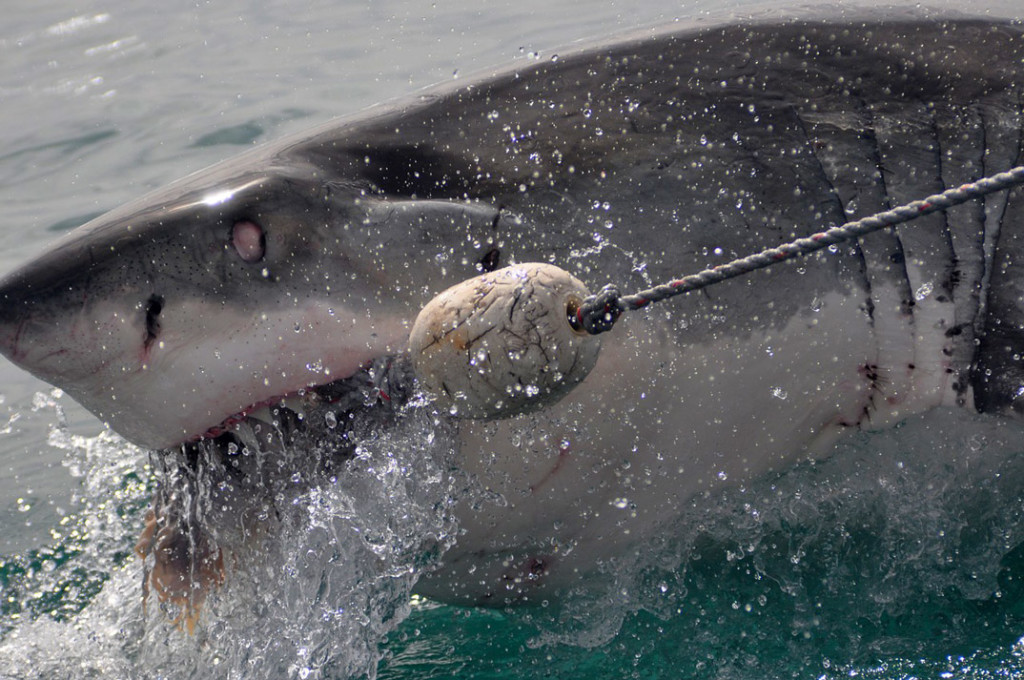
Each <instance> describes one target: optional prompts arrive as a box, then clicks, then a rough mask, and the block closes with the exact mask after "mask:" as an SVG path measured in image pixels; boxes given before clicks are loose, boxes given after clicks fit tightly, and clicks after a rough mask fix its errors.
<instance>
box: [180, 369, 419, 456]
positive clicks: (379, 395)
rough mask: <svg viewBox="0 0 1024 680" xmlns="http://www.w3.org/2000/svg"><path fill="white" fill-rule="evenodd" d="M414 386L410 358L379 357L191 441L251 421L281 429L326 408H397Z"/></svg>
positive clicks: (260, 405) (269, 401) (231, 419)
mask: <svg viewBox="0 0 1024 680" xmlns="http://www.w3.org/2000/svg"><path fill="white" fill-rule="evenodd" d="M412 386H413V373H412V367H411V364H410V362H409V360H408V358H407V357H394V356H386V357H379V358H377V359H374V360H373V361H370V362H369V363H367V364H366V365H365V366H364V367H363V368H362V369H360V370H359V371H356V372H355V373H354V374H353V375H351V376H349V377H347V378H341V379H340V380H335V381H333V382H330V383H327V384H325V385H316V386H312V387H308V388H305V389H302V390H299V391H297V392H293V393H290V394H286V395H281V396H275V397H271V398H269V399H265V400H263V401H260V402H257V403H255V404H252V405H251V406H248V407H247V408H244V409H242V410H241V411H239V412H238V413H235V414H234V415H231V416H229V417H228V418H225V419H224V421H223V422H221V423H220V424H219V425H216V426H214V427H211V428H210V429H208V430H207V431H206V432H203V433H202V434H200V435H197V436H195V437H193V438H192V439H191V440H190V441H192V442H195V441H199V440H202V439H215V438H217V437H219V436H221V435H222V434H224V433H226V432H230V431H231V430H233V429H235V427H236V426H237V425H239V424H240V423H242V422H245V421H246V420H250V419H255V420H259V421H261V422H264V423H268V424H270V425H274V426H277V425H279V424H280V423H281V421H282V419H284V418H285V417H288V418H289V419H297V420H299V421H302V420H304V419H305V418H306V415H307V414H308V413H310V412H312V411H314V410H316V409H318V408H322V407H323V406H325V405H326V406H330V407H331V408H333V409H334V410H337V411H339V412H346V411H352V410H355V409H358V408H367V407H371V406H373V405H375V404H378V403H386V404H390V405H391V406H392V407H397V406H400V405H401V404H404V403H405V402H406V401H407V400H408V398H409V397H410V396H411V395H412V392H413V389H412ZM289 412H290V413H289ZM285 414H287V416H286V415H285Z"/></svg>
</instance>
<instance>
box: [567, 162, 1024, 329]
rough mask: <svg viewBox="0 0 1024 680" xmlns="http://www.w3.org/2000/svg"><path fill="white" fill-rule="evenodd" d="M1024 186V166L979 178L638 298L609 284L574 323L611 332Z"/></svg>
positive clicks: (585, 304) (644, 292)
mask: <svg viewBox="0 0 1024 680" xmlns="http://www.w3.org/2000/svg"><path fill="white" fill-rule="evenodd" d="M1021 184H1024V166H1019V167H1016V168H1013V169H1012V170H1008V171H1006V172H1001V173H999V174H997V175H993V176H991V177H985V178H982V179H979V180H978V181H976V182H970V183H968V184H964V185H962V186H960V187H956V188H953V189H948V190H946V191H944V192H942V193H941V194H936V195H934V196H929V197H928V198H925V199H924V200H921V201H914V202H913V203H908V204H906V205H902V206H899V207H898V208H893V209H892V210H888V211H885V212H881V213H878V214H875V215H871V216H869V217H864V218H862V219H859V220H856V221H853V222H847V223H846V224H843V225H840V226H838V227H832V228H831V229H828V230H826V231H822V232H819V233H817V234H812V235H811V236H808V237H806V238H799V239H797V240H795V241H792V242H790V243H786V244H783V245H781V246H779V247H777V248H768V249H767V250H762V251H761V252H760V253H755V254H753V255H749V256H747V257H742V258H739V259H737V260H733V261H732V262H727V263H725V264H721V265H718V266H717V267H713V268H711V269H705V270H704V271H701V272H698V273H696V274H692V275H690V276H684V277H683V278H681V279H676V280H674V281H669V282H667V283H664V284H662V285H660V286H655V287H653V288H649V289H647V290H642V291H640V292H638V293H635V294H633V295H620V294H619V291H618V289H617V288H616V287H615V286H614V285H611V284H609V285H607V286H605V287H604V288H602V289H601V290H600V291H599V292H598V293H597V294H596V295H591V296H590V297H588V298H587V299H586V300H584V301H583V304H581V305H580V307H579V309H578V310H577V312H576V318H575V319H574V321H575V323H574V326H577V327H580V328H583V329H584V330H586V331H587V332H588V333H590V334H591V335H597V334H598V333H604V332H605V331H608V330H611V328H612V326H614V325H615V322H616V321H617V320H618V319H619V317H620V316H621V315H622V314H623V313H624V312H626V311H629V310H634V309H641V308H643V307H646V306H647V305H649V304H651V303H652V302H659V301H661V300H665V299H667V298H670V297H675V296H676V295H682V294H683V293H688V292H690V291H693V290H699V289H701V288H706V287H707V286H710V285H712V284H714V283H719V282H721V281H725V280H726V279H732V278H735V277H737V276H741V275H743V274H747V273H749V272H752V271H754V270H757V269H764V268H765V267H770V266H771V265H773V264H778V263H779V262H785V261H786V260H789V259H791V258H794V257H801V256H804V255H809V254H810V253H813V252H816V251H818V250H821V249H822V248H828V247H829V246H831V245H835V244H836V243H842V242H844V241H851V240H853V239H855V238H859V237H861V236H864V235H866V234H870V233H872V232H874V231H878V230H880V229H884V228H886V227H891V226H893V225H896V224H902V223H904V222H909V221H911V220H914V219H917V218H918V217H922V216H924V215H928V214H930V213H933V212H938V211H940V210H946V209H948V208H952V207H953V206H956V205H960V204H961V203H966V202H967V201H970V200H974V199H977V198H981V197H982V196H987V195H988V194H992V193H995V192H997V191H1003V190H1006V189H1009V188H1011V187H1014V186H1018V185H1021Z"/></svg>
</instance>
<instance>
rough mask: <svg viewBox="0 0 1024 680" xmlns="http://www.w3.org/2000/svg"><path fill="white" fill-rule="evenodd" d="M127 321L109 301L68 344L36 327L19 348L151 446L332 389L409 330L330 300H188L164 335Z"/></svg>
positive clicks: (44, 372)
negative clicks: (256, 307)
mask: <svg viewBox="0 0 1024 680" xmlns="http://www.w3.org/2000/svg"><path fill="white" fill-rule="evenodd" d="M169 307H170V306H169ZM118 317H119V315H118V314H117V312H116V311H115V310H114V308H112V307H110V308H108V307H104V306H102V305H100V306H98V307H96V308H94V309H93V310H92V316H91V318H84V316H83V317H82V318H79V319H77V320H76V321H75V323H73V324H72V325H71V328H70V329H69V332H68V333H67V334H63V335H58V336H52V335H51V336H49V337H56V338H59V339H60V344H59V346H58V345H55V344H50V345H48V344H47V343H46V342H45V341H44V340H41V339H40V338H39V337H38V336H33V335H32V334H30V333H29V334H26V335H27V337H26V338H25V339H23V340H21V341H19V342H17V349H18V354H17V355H16V356H19V358H20V359H21V360H22V361H23V362H24V365H26V366H30V367H31V369H32V371H33V373H35V374H36V375H38V376H40V377H42V378H44V379H47V378H50V379H51V380H52V379H54V378H53V376H56V375H60V376H61V380H60V383H61V384H62V386H63V388H64V390H65V391H66V392H67V393H68V394H69V395H70V396H71V397H72V398H74V399H75V400H77V401H78V402H79V403H81V404H82V405H83V406H85V407H86V408H88V409H89V410H91V411H92V412H93V413H95V414H96V415H97V416H98V417H100V418H101V419H102V420H103V421H104V422H105V423H106V424H107V425H108V426H109V427H110V428H111V429H113V430H114V431H116V432H118V433H119V434H120V435H121V436H123V437H124V438H125V439H127V440H128V441H130V442H132V443H133V444H137V445H139V446H143V447H145V448H151V449H167V448H172V447H175V446H178V445H180V444H182V443H185V442H188V441H195V440H197V439H201V438H203V437H211V436H217V435H218V434H220V433H222V432H224V431H225V430H226V429H227V428H229V427H230V426H231V425H232V424H233V423H235V422H238V421H239V420H241V419H243V418H245V417H247V416H249V415H252V414H254V413H257V412H259V411H260V410H261V409H266V408H268V407H271V406H273V405H275V404H279V403H281V402H282V401H287V402H289V403H291V404H292V405H296V406H297V405H298V404H299V403H300V402H302V401H309V400H315V399H316V398H317V396H316V395H317V394H319V393H323V394H330V392H331V385H333V384H334V383H336V382H337V381H341V380H344V379H348V378H351V377H352V376H354V375H355V374H357V373H358V372H360V371H361V370H364V369H365V368H366V367H367V366H368V365H370V364H371V363H372V362H373V361H374V360H376V359H378V358H380V357H384V356H389V355H394V354H396V353H397V352H398V351H400V348H402V347H403V345H404V342H405V335H406V332H405V325H406V324H405V322H404V321H403V320H402V319H401V318H400V317H398V316H396V315H387V314H384V315H376V316H375V317H374V318H373V319H372V320H371V319H370V318H368V316H367V315H366V314H365V313H363V314H361V315H360V314H356V313H353V312H352V311H351V310H350V309H348V308H346V307H345V306H343V305H340V304H332V303H331V302H330V300H314V301H309V302H306V303H304V304H302V305H294V306H290V307H284V308H281V307H278V308H276V309H270V310H268V311H263V312H257V313H253V314H246V313H244V312H239V311H234V310H230V309H227V308H223V307H221V308H219V309H216V308H211V306H210V305H206V304H203V303H202V302H189V301H183V302H180V303H179V304H176V305H174V306H173V307H171V308H170V309H169V310H168V313H165V314H164V315H163V318H161V331H160V333H159V335H158V336H157V337H156V338H144V337H142V338H140V336H139V334H138V332H137V329H134V330H135V332H132V331H133V329H131V328H130V324H127V323H122V322H121V321H120V319H119V318H118ZM126 326H128V328H125V327H126ZM30 339H31V341H30ZM147 340H148V342H147ZM90 348H100V351H98V352H97V351H95V349H90ZM318 390H319V392H318Z"/></svg>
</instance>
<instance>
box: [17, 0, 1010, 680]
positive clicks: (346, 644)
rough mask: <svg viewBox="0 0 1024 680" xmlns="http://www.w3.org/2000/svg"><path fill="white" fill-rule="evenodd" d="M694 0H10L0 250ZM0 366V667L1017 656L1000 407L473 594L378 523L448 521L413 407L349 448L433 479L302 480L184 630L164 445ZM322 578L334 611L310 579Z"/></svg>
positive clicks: (857, 441) (902, 671) (610, 670)
mask: <svg viewBox="0 0 1024 680" xmlns="http://www.w3.org/2000/svg"><path fill="white" fill-rule="evenodd" d="M740 4H741V3H736V5H735V6H739V5H740ZM714 5H715V3H710V2H701V3H697V2H688V3H670V2H653V3H645V4H644V5H643V6H642V7H636V6H635V4H634V3H615V2H607V1H606V2H590V1H587V2H583V1H580V2H567V1H565V0H549V1H547V2H528V1H522V2H516V3H500V4H487V5H486V7H484V6H483V5H481V4H480V3H470V2H453V3H434V4H429V3H413V2H376V3H366V4H363V5H360V4H352V3H349V4H346V5H344V6H340V5H337V4H336V3H314V2H307V3H284V2H261V3H256V2H252V3H242V4H236V5H233V6H231V7H226V6H224V5H217V6H211V5H205V4H189V5H184V6H182V8H181V9H179V10H175V9H174V8H170V7H165V6H161V9H160V10H158V11H154V10H153V9H152V8H151V7H148V6H141V5H140V6H138V7H136V6H135V5H132V4H129V3H123V2H122V3H119V4H118V3H114V2H109V1H107V2H92V3H74V4H72V3H67V2H42V3H35V4H33V5H32V6H31V7H25V8H21V9H13V10H12V9H8V10H6V12H7V13H6V14H5V20H4V22H3V25H2V26H0V101H2V102H3V105H2V106H0V121H2V123H3V124H2V125H0V201H2V204H3V205H4V207H5V210H4V214H3V217H2V219H0V268H2V269H4V270H7V269H9V268H11V267H13V266H14V265H15V264H16V263H17V262H20V261H22V260H24V259H26V258H28V257H30V256H31V255H33V254H34V253H37V252H39V251H40V250H42V249H43V248H45V244H46V243H47V242H48V241H49V240H51V239H52V238H54V237H55V236H57V235H58V234H59V233H60V232H63V231H65V230H67V229H70V228H72V227H73V226H75V225H77V224H79V223H81V222H83V221H85V220H87V219H88V218H89V217H91V216H93V215H95V214H98V213H100V212H102V211H103V210H106V209H108V208H112V207H114V206H116V205H117V204H119V203H121V202H123V201H125V200H128V199H129V198H131V197H134V196H137V195H138V194H140V193H142V192H144V191H145V190H147V189H150V188H153V187H156V186H159V185H162V184H164V183H167V182H169V181H171V180H173V179H176V178H177V177H179V176H181V175H183V174H185V173H187V172H189V171H191V170H195V169H198V168H201V167H203V166H205V165H207V164H209V163H211V162H213V161H216V160H219V159H221V158H226V157H229V156H231V155H234V154H236V153H238V152H239V151H241V150H242V149H244V148H246V147H247V146H249V145H250V144H252V143H258V142H261V141H266V140H269V139H274V138H277V137H279V136H282V135H283V134H286V133H288V132H293V131H298V130H301V129H303V128H305V127H307V126H311V125H313V124H316V123H318V122H321V121H323V120H326V119H328V118H330V117H332V116H335V115H338V114H342V113H346V112H349V111H353V110H357V109H359V108H361V107H363V106H366V105H369V104H372V103H374V102H377V101H380V100H383V99H386V98H389V97H392V96H397V95H400V94H403V93H406V92H408V91H409V90H411V89H414V88H416V87H419V86H424V85H427V84H430V83H432V82H437V81H440V80H446V79H450V78H457V77H466V76H467V74H469V73H472V72H475V71H478V70H479V69H481V68H484V67H487V66H489V65H494V64H502V63H506V62H508V61H511V60H515V59H521V60H526V59H535V58H538V55H539V56H540V57H541V58H543V57H546V56H549V55H551V54H553V53H554V52H555V51H556V50H557V48H558V47H559V46H562V45H565V44H566V43H569V42H572V41H573V40H575V39H578V38H584V37H593V36H597V35H602V34H608V33H613V32H616V31H622V30H626V29H629V28H633V27H637V26H642V25H647V24H652V23H659V22H664V21H669V20H671V19H672V18H673V17H675V16H683V17H686V16H694V15H696V14H698V13H699V12H701V11H704V10H706V9H708V8H710V7H712V6H714ZM0 380H2V381H3V383H2V384H3V388H2V390H0V391H2V393H3V395H4V400H3V402H2V403H0V678H8V677H10V678H35V677H55V678H64V677H69V678H92V677H102V678H107V677H110V678H147V677H174V678H185V677H195V678H205V677H279V676H281V675H286V676H287V675H290V676H293V677H316V676H317V675H323V676H326V677H345V676H349V675H351V676H355V677H360V676H364V677H365V676H368V675H369V676H372V675H374V674H376V677H380V678H389V679H397V678H404V679H411V678H448V677H460V678H546V677H554V678H567V677H568V678H575V677H591V678H628V677H637V678H675V677H681V678H764V677H773V678H774V677H787V678H788V677H794V678H839V677H867V678H880V679H881V678H885V679H890V678H940V677H941V678H990V677H1018V676H1021V675H1024V656H1022V655H1024V641H1022V640H1024V548H1022V546H1024V437H1022V435H1024V429H1022V426H1020V425H1019V424H1009V423H1004V422H1000V421H997V420H995V419H987V418H980V417H972V416H968V415H966V414H959V413H939V414H932V415H930V416H928V417H925V418H920V419H915V420H912V421H910V422H908V423H906V424H904V425H903V426H901V427H899V428H896V429H894V430H889V431H885V432H879V433H872V434H864V435H860V436H858V437H855V438H852V439H851V440H849V441H846V442H843V443H842V444H840V445H839V447H838V448H837V450H836V451H834V452H833V453H832V454H831V455H830V456H829V457H827V458H826V459H825V460H823V461H820V462H818V463H814V464H812V463H805V464H803V465H799V466H796V467H795V468H794V469H791V470H785V471H780V472H779V475H778V476H776V477H773V478H769V479H764V480H759V481H758V482H757V483H756V484H754V485H751V486H750V487H733V488H723V489H719V490H717V491H715V492H714V493H710V494H709V495H708V496H706V497H702V498H698V499H695V500H694V502H693V504H692V507H691V508H690V509H689V510H688V512H687V513H686V515H685V516H684V517H683V518H679V519H676V518H666V526H665V530H664V532H663V536H662V540H661V541H659V542H657V543H656V544H652V545H649V546H645V550H644V551H643V552H641V553H639V554H637V555H632V556H625V557H624V558H623V559H622V560H621V561H619V562H617V563H615V564H609V565H606V569H605V573H604V575H603V578H601V579H597V580H595V581H594V582H591V583H583V584H580V587H579V589H578V590H577V591H576V592H573V593H571V594H570V596H569V597H566V598H565V599H564V600H562V601H561V602H551V603H548V604H547V606H541V605H537V606H534V607H531V608H519V609H510V610H493V609H465V608H457V607H451V606H443V605H439V604H436V603H431V602H427V601H424V600H420V599H418V598H412V599H410V598H409V591H410V589H411V587H412V585H413V582H414V581H415V578H416V573H417V572H416V570H417V569H424V568H429V567H430V564H431V560H432V559H433V557H432V556H431V555H429V554H426V553H425V552H424V551H422V550H420V549H419V546H418V545H416V544H415V543H412V544H410V543H403V542H402V540H399V539H401V538H402V537H403V536H406V537H407V536H408V532H413V533H415V532H416V531H420V532H433V534H436V535H439V536H447V537H451V536H452V535H453V532H455V531H456V528H454V527H452V526H450V518H449V517H447V515H446V514H445V513H444V511H443V509H441V510H439V509H438V508H437V507H435V505H436V499H437V498H453V499H456V500H463V501H464V500H465V492H464V491H462V490H460V489H461V487H460V486H459V482H460V480H459V479H458V477H457V475H455V476H452V475H451V473H450V472H448V471H446V470H444V468H443V466H442V467H433V465H434V464H433V463H430V462H428V461H426V460H425V459H426V458H427V457H426V456H422V455H421V454H422V453H423V450H424V448H429V446H428V445H427V444H426V443H424V442H426V441H427V436H428V435H429V434H430V428H429V427H428V426H426V425H423V424H422V423H419V422H416V421H415V419H413V420H411V421H410V422H409V423H408V424H407V427H406V428H405V429H404V430H402V431H400V432H398V433H396V434H394V435H393V436H392V437H391V438H388V439H386V440H383V441H380V442H378V443H377V446H376V447H375V448H374V449H373V451H372V452H371V455H370V457H369V458H368V460H370V461H373V462H374V465H375V469H377V468H378V467H379V468H380V469H382V470H385V471H386V469H387V468H388V466H389V465H399V466H406V467H408V468H409V469H412V470H414V471H417V472H418V473H420V474H419V475H418V479H423V480H431V481H429V482H424V483H423V484H420V485H415V484H412V485H401V486H400V487H395V486H394V485H393V484H394V480H393V479H392V478H389V477H388V476H387V475H386V474H381V475H380V476H375V475H372V474H365V473H366V470H364V469H355V470H353V471H351V474H352V475H353V478H358V479H360V480H362V481H363V482H364V483H363V485H362V486H358V485H354V486H353V487H352V488H350V489H347V490H346V491H345V493H344V494H342V495H337V496H331V495H327V496H319V497H313V496H304V497H302V500H303V502H304V505H303V506H302V507H303V510H304V511H303V513H296V514H295V515H294V516H291V517H289V518H288V521H289V522H292V523H293V524H292V527H293V528H294V529H295V530H296V531H295V533H294V536H292V537H291V538H290V539H289V540H285V541H282V543H281V544H280V545H278V546H275V548H274V551H275V552H273V554H269V555H268V559H267V567H266V571H265V572H260V574H259V575H260V576H261V578H260V579H258V580H254V581H253V582H252V583H248V584H247V583H245V582H243V580H242V579H237V580H236V581H235V582H232V583H228V584H227V586H226V588H225V592H224V594H223V595H222V596H219V597H218V598H215V599H214V601H212V602H211V603H210V606H209V608H208V618H206V619H205V622H206V623H205V626H206V627H205V628H204V630H202V631H200V633H199V634H197V635H195V636H192V637H189V636H187V635H184V634H182V633H181V632H180V631H179V630H177V629H176V628H175V627H174V626H172V625H170V624H169V623H168V622H167V620H166V618H165V617H163V615H162V613H161V612H160V611H159V608H158V607H155V606H149V607H148V608H146V609H144V608H143V606H142V595H141V581H142V576H141V567H140V565H139V561H138V559H137V558H136V557H134V555H133V552H132V549H133V546H134V543H135V540H136V537H137V536H138V534H139V531H140V529H141V525H142V521H143V515H144V512H145V509H146V507H147V505H148V503H149V500H150V496H151V494H152V490H153V486H154V479H155V475H156V474H157V468H158V467H159V466H158V465H157V462H156V461H152V460H151V459H150V457H149V455H148V454H147V453H146V452H143V451H139V450H137V449H135V448H133V447H130V446H128V445H126V444H125V443H123V442H121V441H120V440H118V439H117V438H116V437H113V436H111V435H109V434H108V433H103V432H102V427H101V425H100V424H99V423H97V422H95V420H94V419H92V418H91V416H89V415H88V414H86V413H83V412H82V411H81V409H79V408H78V407H77V406H75V405H74V404H73V403H72V402H70V400H68V399H66V398H63V397H61V396H60V395H55V394H54V393H52V391H51V389H50V388H49V387H47V386H45V385H42V384H41V383H38V382H36V381H33V380H32V379H31V378H29V377H27V376H25V375H24V374H22V373H21V372H19V371H18V370H17V369H15V368H14V367H13V366H10V365H9V364H6V363H3V364H0ZM339 494H340V492H339ZM352 507H358V508H360V509H361V512H360V513H353V512H351V511H350V510H348V508H352ZM398 508H401V509H402V511H403V512H405V513H408V515H409V516H410V517H411V518H412V519H411V520H410V521H411V522H412V523H411V524H410V525H409V526H407V527H405V529H406V530H407V532H406V533H396V534H393V535H391V538H392V540H391V541H390V542H385V543H383V544H382V545H383V547H381V548H380V550H378V551H373V550H371V551H370V553H366V552H365V551H364V552H360V548H358V547H351V548H350V547H346V548H345V549H344V550H342V551H341V552H338V553H332V554H331V555H330V558H329V559H327V558H324V559H322V560H318V559H312V558H308V557H304V554H305V553H304V552H303V551H304V550H306V549H309V548H310V546H313V547H317V546H319V547H321V548H322V547H323V546H325V545H329V544H330V543H331V542H332V540H333V541H334V542H338V540H339V537H341V538H344V536H347V535H349V534H350V533H351V532H354V531H355V532H358V531H365V530H366V529H371V530H379V531H383V530H384V529H389V530H390V529H394V528H395V527H393V526H392V525H391V524H388V523H387V521H383V520H382V522H383V523H377V524H375V523H374V522H376V521H377V520H375V519H373V518H374V517H385V516H387V515H388V513H389V512H394V511H395V510H396V509H398ZM307 510H308V512H307ZM371 510H374V512H371ZM368 518H369V519H368ZM398 528H401V527H398ZM341 542H342V543H345V541H343V540H342V541H341ZM351 543H352V542H351V541H350V542H349V544H351ZM371 553H372V554H371ZM371 559H372V560H373V562H372V564H371ZM368 564H369V565H370V566H374V565H378V566H379V565H381V564H383V565H385V566H386V567H387V568H386V569H383V570H380V569H377V568H376V566H374V568H370V566H367V565H368ZM275 565H279V566H280V567H281V568H280V569H278V568H277V567H276V566H275ZM381 571H383V573H384V574H385V576H384V577H381V576H380V573H381ZM253 583H255V584H256V585H253ZM324 589H326V591H327V592H329V593H332V594H333V599H332V601H333V602H334V605H333V606H332V608H331V609H330V611H325V610H323V609H320V610H315V609H313V608H311V607H309V606H308V603H309V602H311V601H319V600H320V599H322V598H320V595H321V594H322V593H323V592H324ZM324 664H326V665H324Z"/></svg>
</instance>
